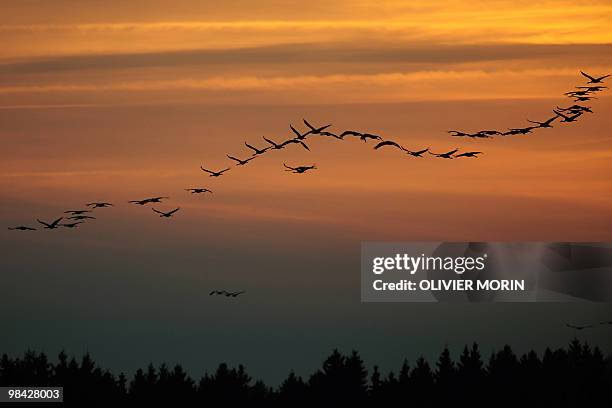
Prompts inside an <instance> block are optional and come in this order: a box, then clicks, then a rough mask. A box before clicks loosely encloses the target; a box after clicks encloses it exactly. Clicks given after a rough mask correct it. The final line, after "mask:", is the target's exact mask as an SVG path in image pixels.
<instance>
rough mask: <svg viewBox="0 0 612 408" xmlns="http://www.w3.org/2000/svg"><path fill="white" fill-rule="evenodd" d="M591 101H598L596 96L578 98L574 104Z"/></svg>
mask: <svg viewBox="0 0 612 408" xmlns="http://www.w3.org/2000/svg"><path fill="white" fill-rule="evenodd" d="M591 99H597V98H596V97H594V96H576V99H574V102H586V101H590V100H591Z"/></svg>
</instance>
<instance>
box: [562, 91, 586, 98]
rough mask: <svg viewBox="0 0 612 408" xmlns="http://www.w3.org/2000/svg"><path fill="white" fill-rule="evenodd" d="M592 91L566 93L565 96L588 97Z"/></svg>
mask: <svg viewBox="0 0 612 408" xmlns="http://www.w3.org/2000/svg"><path fill="white" fill-rule="evenodd" d="M590 93H591V91H586V90H585V91H569V92H566V93H564V94H563V95H567V96H571V97H575V96H586V95H588V94H590Z"/></svg>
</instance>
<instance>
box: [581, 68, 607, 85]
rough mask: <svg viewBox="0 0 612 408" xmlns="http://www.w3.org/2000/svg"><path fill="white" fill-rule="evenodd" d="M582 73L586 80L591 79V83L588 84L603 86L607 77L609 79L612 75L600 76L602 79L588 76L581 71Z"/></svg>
mask: <svg viewBox="0 0 612 408" xmlns="http://www.w3.org/2000/svg"><path fill="white" fill-rule="evenodd" d="M580 73H581V74H582V75H584V76H585V77H586V78H588V79H589V82H587V84H601V83H603V80H604V79H606V78H607V77H609V76H610V75H612V74H608V75H604V76H600V77H593V76H591V75H589V74H587V73H586V72H583V71H580Z"/></svg>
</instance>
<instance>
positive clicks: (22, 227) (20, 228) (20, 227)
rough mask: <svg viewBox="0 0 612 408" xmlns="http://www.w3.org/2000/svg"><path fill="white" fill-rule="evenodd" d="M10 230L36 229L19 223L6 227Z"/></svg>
mask: <svg viewBox="0 0 612 408" xmlns="http://www.w3.org/2000/svg"><path fill="white" fill-rule="evenodd" d="M8 229H10V230H11V231H36V228H32V227H26V226H24V225H19V226H17V227H8Z"/></svg>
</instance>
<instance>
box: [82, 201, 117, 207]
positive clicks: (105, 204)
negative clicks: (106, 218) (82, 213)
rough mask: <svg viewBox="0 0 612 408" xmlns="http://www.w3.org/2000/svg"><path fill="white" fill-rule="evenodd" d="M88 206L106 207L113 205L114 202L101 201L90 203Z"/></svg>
mask: <svg viewBox="0 0 612 408" xmlns="http://www.w3.org/2000/svg"><path fill="white" fill-rule="evenodd" d="M87 206H88V207H92V208H106V207H113V204H111V203H105V202H101V203H88V204H87Z"/></svg>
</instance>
